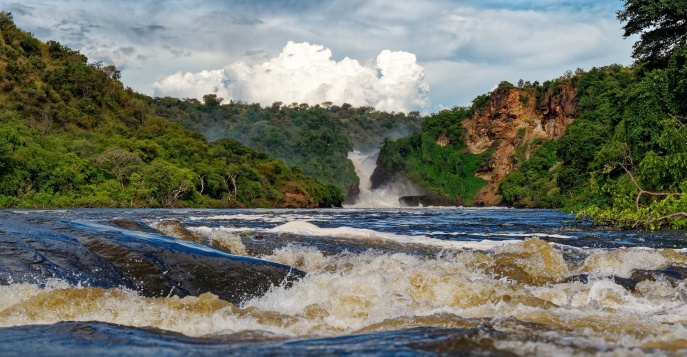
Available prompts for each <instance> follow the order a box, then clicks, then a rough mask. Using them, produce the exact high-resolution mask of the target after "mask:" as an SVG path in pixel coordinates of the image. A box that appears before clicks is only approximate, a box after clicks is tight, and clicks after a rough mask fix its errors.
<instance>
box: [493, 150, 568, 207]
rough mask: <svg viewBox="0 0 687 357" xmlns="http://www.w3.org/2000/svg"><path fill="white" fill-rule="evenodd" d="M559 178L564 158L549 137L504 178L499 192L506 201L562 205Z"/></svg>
mask: <svg viewBox="0 0 687 357" xmlns="http://www.w3.org/2000/svg"><path fill="white" fill-rule="evenodd" d="M560 179H561V162H560V158H559V157H558V156H557V155H556V142H555V141H548V142H545V143H544V144H542V145H541V146H539V148H537V150H536V151H535V152H534V154H532V156H531V157H530V158H529V160H527V161H525V162H524V163H523V164H522V165H521V166H520V167H519V168H518V170H516V171H514V172H511V173H510V174H509V175H508V176H506V178H505V179H503V180H502V181H501V183H500V184H499V188H498V192H499V194H500V195H501V196H502V198H503V201H504V203H507V204H510V205H513V206H515V207H528V208H535V207H545V208H553V207H560V206H561V204H562V201H563V197H562V196H561V195H560V189H559V188H558V186H557V184H558V181H559V180H560Z"/></svg>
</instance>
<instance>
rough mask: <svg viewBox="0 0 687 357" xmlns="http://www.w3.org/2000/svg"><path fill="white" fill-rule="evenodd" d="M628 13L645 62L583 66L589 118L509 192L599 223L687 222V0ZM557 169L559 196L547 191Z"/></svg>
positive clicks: (510, 182) (632, 7) (509, 182)
mask: <svg viewBox="0 0 687 357" xmlns="http://www.w3.org/2000/svg"><path fill="white" fill-rule="evenodd" d="M618 18H619V19H620V20H621V21H623V22H624V23H625V26H624V29H625V36H626V37H628V36H632V35H640V39H639V41H637V42H636V43H635V46H634V53H633V56H634V57H635V59H636V60H637V61H636V62H635V64H634V65H633V66H632V67H629V68H627V67H622V66H608V67H604V68H595V69H592V70H591V71H589V72H586V73H580V74H578V76H579V93H578V96H577V109H578V111H579V117H578V118H577V119H576V120H575V122H574V123H573V124H571V125H570V126H569V127H568V128H567V130H566V133H565V135H564V136H563V137H562V138H561V139H559V140H558V141H557V142H555V143H551V144H550V145H545V146H542V147H540V148H539V150H538V151H537V152H536V153H535V155H534V156H533V157H532V158H531V159H530V161H529V162H528V163H526V164H524V165H522V166H521V167H520V169H519V170H518V171H516V172H514V173H512V174H511V175H510V176H509V177H508V178H507V179H506V180H504V181H503V182H502V183H501V186H500V188H499V190H500V192H501V193H502V194H503V197H504V200H505V202H506V203H511V204H514V205H516V206H541V205H542V204H541V203H545V204H546V205H550V206H553V207H560V206H563V207H565V208H567V209H569V210H572V211H576V212H578V216H582V217H584V216H589V217H591V218H592V219H593V220H594V221H595V222H596V223H597V224H612V225H616V226H622V227H628V228H637V227H639V228H650V229H657V228H660V227H672V228H687V41H686V40H687V4H685V3H684V2H681V1H662V2H657V1H648V0H628V1H626V2H625V8H624V10H622V11H620V12H618ZM533 160H536V164H530V162H532V161H533ZM553 175H555V176H556V178H557V180H556V182H557V186H558V188H559V189H560V190H559V192H558V193H556V194H555V195H554V196H557V197H549V198H548V199H547V200H540V199H538V197H537V196H539V197H543V196H544V195H545V194H544V193H543V190H542V187H541V185H540V183H541V181H542V180H544V181H545V180H547V179H550V178H551V177H552V176H553ZM540 202H541V203H540Z"/></svg>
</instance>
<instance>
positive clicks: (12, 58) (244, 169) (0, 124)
mask: <svg viewBox="0 0 687 357" xmlns="http://www.w3.org/2000/svg"><path fill="white" fill-rule="evenodd" d="M119 79H120V72H119V71H118V70H117V69H116V68H115V67H114V66H106V65H103V64H102V63H89V62H88V59H87V58H86V57H85V56H84V55H82V54H80V53H79V52H78V51H74V50H71V49H69V48H67V47H64V46H62V45H61V44H59V43H58V42H55V41H48V42H47V43H42V42H41V41H39V40H37V39H36V38H34V37H33V36H32V35H31V34H29V33H26V32H24V31H22V30H20V29H19V28H17V27H16V26H15V24H14V22H13V20H12V15H11V14H10V13H7V12H2V13H0V207H330V206H340V205H341V202H342V200H343V195H342V193H341V190H340V189H339V188H337V187H335V186H333V185H325V184H322V183H320V182H318V181H317V180H315V179H313V178H310V177H308V176H306V175H305V174H304V173H303V170H302V169H301V168H299V167H293V168H290V167H288V166H287V165H286V164H284V163H283V162H282V161H280V160H278V159H273V158H270V157H269V156H267V155H266V154H264V153H259V152H257V151H255V150H252V149H249V148H247V147H245V146H243V145H241V144H239V143H238V142H236V141H233V140H231V139H222V140H217V141H215V142H208V140H207V139H206V138H205V137H203V136H202V135H201V134H199V133H197V132H195V131H191V130H187V129H183V128H182V127H181V126H180V125H179V124H176V123H172V122H170V121H168V120H166V119H164V118H162V117H160V116H159V115H158V114H156V110H155V108H156V105H154V104H153V102H154V101H153V99H152V98H149V97H147V96H145V95H142V94H139V93H136V92H134V91H133V90H131V89H130V88H124V86H123V85H122V83H121V82H120V81H119Z"/></svg>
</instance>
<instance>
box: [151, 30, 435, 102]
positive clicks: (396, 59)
mask: <svg viewBox="0 0 687 357" xmlns="http://www.w3.org/2000/svg"><path fill="white" fill-rule="evenodd" d="M424 75H425V70H424V68H423V67H422V66H420V65H419V64H417V59H416V57H415V55H414V54H412V53H408V52H403V51H389V50H384V51H382V52H381V53H380V54H379V55H378V56H377V60H376V62H375V63H374V64H370V65H361V64H360V63H359V62H358V61H357V60H354V59H350V58H348V57H346V58H344V59H342V60H341V61H338V62H337V61H335V60H333V59H332V52H331V51H330V50H329V49H328V48H326V47H324V46H321V45H314V44H309V43H307V42H305V43H294V42H291V41H289V42H288V43H287V44H286V46H285V47H284V49H283V50H282V52H281V53H280V54H279V55H278V56H277V57H274V58H271V59H269V60H268V61H266V62H263V63H259V64H252V65H251V64H246V63H244V62H236V63H233V64H230V65H228V66H226V67H225V68H223V69H218V70H211V71H202V72H199V73H189V72H187V73H181V72H177V73H175V74H172V75H170V76H166V77H163V78H161V79H159V80H158V81H157V82H155V84H153V91H154V94H155V95H156V96H174V97H191V98H201V97H202V96H203V95H204V94H207V93H216V94H217V95H218V96H220V97H223V98H225V100H228V99H234V100H242V101H245V102H249V103H260V104H261V105H264V106H267V105H270V104H272V103H274V102H276V101H280V102H283V103H286V104H290V103H293V102H298V103H308V104H310V105H315V104H320V103H322V102H326V101H331V102H333V103H335V104H343V103H350V104H352V105H354V106H372V107H375V108H377V109H378V110H384V111H410V110H416V109H421V108H426V107H428V106H429V104H430V103H429V99H428V94H429V85H427V83H425V81H424Z"/></svg>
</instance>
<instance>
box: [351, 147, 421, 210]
mask: <svg viewBox="0 0 687 357" xmlns="http://www.w3.org/2000/svg"><path fill="white" fill-rule="evenodd" d="M378 156H379V150H375V151H373V152H368V153H363V152H360V151H358V150H354V151H351V152H349V153H348V158H349V159H350V160H351V161H353V165H354V166H355V173H356V174H357V175H358V178H359V179H360V195H359V196H358V198H357V200H356V201H355V204H353V205H352V206H351V207H355V208H363V207H367V208H393V207H400V204H399V202H398V199H399V198H401V197H402V196H416V195H419V194H420V191H419V190H418V189H417V188H416V187H414V186H413V185H412V184H410V182H398V181H395V182H392V183H390V184H387V185H384V186H383V187H379V188H376V189H374V190H373V189H372V181H371V177H372V174H373V173H374V171H375V168H377V157H378Z"/></svg>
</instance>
